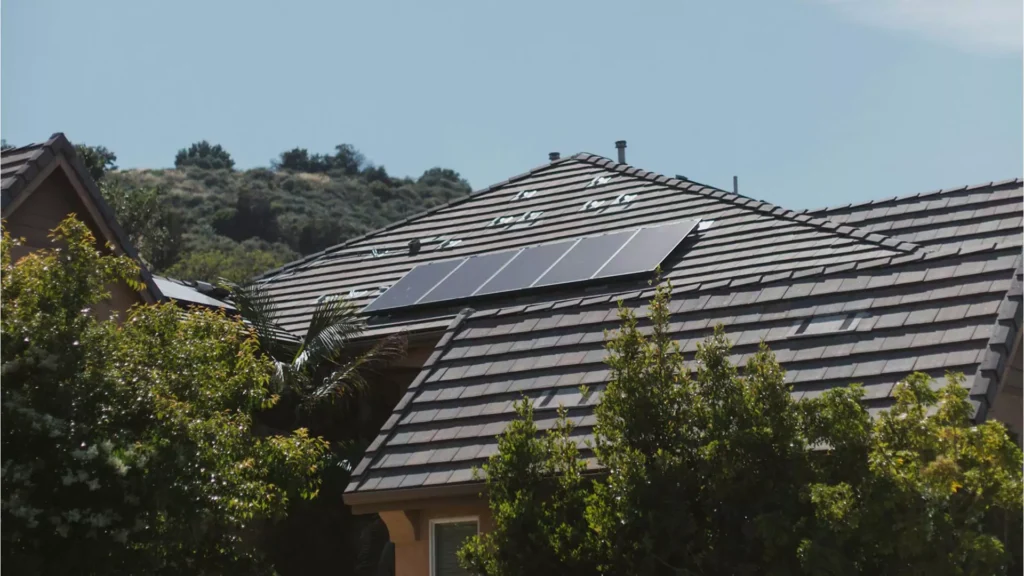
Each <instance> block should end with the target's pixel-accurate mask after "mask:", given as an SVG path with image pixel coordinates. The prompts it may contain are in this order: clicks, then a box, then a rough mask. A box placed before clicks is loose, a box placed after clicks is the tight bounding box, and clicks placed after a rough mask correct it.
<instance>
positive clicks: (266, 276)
mask: <svg viewBox="0 0 1024 576" xmlns="http://www.w3.org/2000/svg"><path fill="white" fill-rule="evenodd" d="M577 156H580V154H576V155H573V156H569V157H566V158H559V159H558V160H552V161H550V162H548V163H546V164H542V165H540V166H535V167H534V168H531V169H530V170H527V171H526V172H523V173H522V174H518V175H516V176H512V177H511V178H507V179H505V180H502V181H501V182H498V183H495V184H491V185H490V186H487V187H486V188H482V189H480V190H476V191H474V192H470V193H469V194H467V195H466V196H463V197H462V198H456V199H455V200H451V201H449V202H445V203H444V204H441V205H440V206H435V207H433V208H430V209H428V210H424V211H422V212H418V213H416V214H413V215H411V216H408V217H406V218H403V219H402V220H399V221H397V222H392V223H391V224H388V225H387V226H383V227H381V228H376V229H374V230H371V231H369V232H367V233H366V234H361V235H359V236H356V237H355V238H349V239H348V240H345V241H344V242H341V243H340V244H335V245H334V246H329V247H327V248H324V249H323V250H321V251H320V252H318V253H316V254H310V255H308V256H303V257H302V258H300V259H298V260H295V261H293V262H288V263H287V264H284V265H283V266H279V267H277V268H273V269H271V270H267V271H266V272H263V273H262V274H260V275H258V276H256V277H254V278H253V280H270V279H271V278H272V277H273V276H276V275H277V274H280V273H283V272H286V271H289V270H293V269H296V268H300V267H302V266H304V265H307V264H312V263H313V262H315V261H316V260H319V259H320V258H322V257H324V256H328V255H330V254H332V253H334V252H337V251H339V250H342V249H344V248H348V247H351V246H352V245H353V244H355V243H357V242H362V241H363V240H366V239H368V238H373V237H374V236H378V235H380V234H381V233H383V232H388V231H391V230H394V229H395V228H398V227H400V226H405V225H406V224H409V223H410V222H412V221H414V220H418V219H420V218H423V217H426V216H430V215H431V214H435V213H437V212H440V211H441V210H444V209H446V208H451V207H452V206H457V205H459V204H462V203H463V202H468V201H470V200H474V199H476V198H477V197H479V196H480V195H481V194H487V193H490V192H494V191H495V190H497V189H498V188H502V187H505V186H508V185H509V184H512V183H514V182H516V181H518V180H522V179H523V178H527V177H529V176H533V175H534V174H537V173H538V172H542V171H544V170H547V169H548V168H551V167H554V166H558V165H560V164H567V163H569V162H571V161H573V160H577V161H578V160H580V158H577Z"/></svg>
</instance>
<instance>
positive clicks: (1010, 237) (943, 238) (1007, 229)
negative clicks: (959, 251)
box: [807, 178, 1022, 248]
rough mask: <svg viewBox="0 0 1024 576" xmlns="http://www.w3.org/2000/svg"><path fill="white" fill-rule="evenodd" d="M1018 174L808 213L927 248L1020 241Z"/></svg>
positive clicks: (1014, 243)
mask: <svg viewBox="0 0 1024 576" xmlns="http://www.w3.org/2000/svg"><path fill="white" fill-rule="evenodd" d="M1021 183H1022V181H1021V180H1020V179H1019V178H1016V179H1013V180H1004V181H1002V182H994V183H992V182H989V183H986V184H977V185H974V186H961V187H959V188H950V189H947V190H936V191H934V192H926V193H924V194H915V195H913V196H904V197H899V198H887V199H884V200H875V201H872V202H864V203H861V204H855V205H849V204H847V205H846V206H835V207H832V208H825V209H822V210H812V211H808V212H807V213H808V214H810V215H812V216H818V217H819V218H828V219H829V220H832V221H833V222H840V223H843V224H848V225H850V226H858V227H860V228H863V229H865V230H869V231H871V232H877V233H879V234H885V235H886V236H891V237H892V238H896V239H898V240H905V241H907V242H913V243H915V244H919V245H921V246H925V247H928V248H940V247H942V248H961V247H963V248H972V247H977V246H991V245H992V243H994V242H999V243H1000V244H1005V245H1017V246H1020V245H1021V243H1022V237H1021V233H1020V231H1021V221H1022V218H1021Z"/></svg>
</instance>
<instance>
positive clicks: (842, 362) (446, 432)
mask: <svg viewBox="0 0 1024 576" xmlns="http://www.w3.org/2000/svg"><path fill="white" fill-rule="evenodd" d="M896 260H903V262H902V263H901V264H900V263H897V264H896V265H893V263H892V262H864V263H861V264H859V265H858V266H856V267H855V268H854V269H851V270H847V271H843V272H838V273H835V274H825V273H821V274H818V275H816V276H813V277H807V278H799V279H798V278H792V277H791V278H788V279H784V280H781V281H770V282H759V283H755V284H751V285H749V286H747V287H746V288H741V289H731V288H724V289H722V288H719V289H715V290H711V291H703V290H701V289H700V288H699V287H696V288H685V289H680V290H675V291H674V296H673V303H672V310H673V317H672V324H671V330H672V333H673V337H674V338H675V339H676V340H677V341H678V342H679V343H680V345H681V347H682V349H683V351H684V353H685V354H686V355H687V358H688V359H689V358H692V355H693V354H694V353H695V351H696V345H697V343H698V342H700V341H701V340H702V339H704V338H705V337H707V336H708V335H709V334H710V333H711V332H712V330H713V328H714V325H715V324H718V323H722V324H725V325H726V327H727V329H728V334H729V337H730V339H731V340H732V341H733V343H734V349H733V353H734V358H733V360H734V361H736V362H737V363H744V362H745V361H746V359H747V358H749V357H750V355H752V354H753V353H754V352H755V351H756V350H757V346H758V344H759V343H760V341H761V340H764V341H765V342H767V343H768V344H769V346H770V347H771V348H772V350H773V351H774V352H775V354H776V356H777V357H778V359H779V360H780V362H782V364H783V366H784V367H785V369H786V371H787V379H788V380H789V382H791V383H792V384H793V394H794V396H796V397H798V398H799V397H811V396H814V395H817V394H820V393H821V392H823V391H825V390H828V389H830V388H832V387H835V386H842V385H846V384H849V383H851V382H860V383H863V385H864V387H865V391H866V397H865V402H866V404H867V407H868V409H869V410H872V411H876V410H879V409H882V408H885V407H887V406H889V405H890V404H891V402H892V396H891V395H892V392H893V388H894V386H895V384H896V383H897V382H898V381H899V380H900V379H902V378H903V377H905V376H906V375H907V374H908V373H909V372H911V371H915V370H920V371H923V372H927V373H929V374H931V375H933V376H934V377H936V379H937V381H938V382H939V383H940V384H941V383H942V382H943V380H944V375H945V373H946V372H947V371H962V372H963V373H964V374H965V375H967V376H968V380H967V385H968V386H970V387H971V399H972V401H973V402H974V403H975V404H976V406H977V407H978V408H979V410H980V412H981V414H982V415H983V414H984V411H985V410H986V409H987V407H988V405H989V404H990V402H991V400H992V397H991V396H992V395H993V394H994V393H995V391H996V386H994V385H993V382H995V381H996V378H997V374H999V373H1001V371H1002V368H1003V367H1004V365H1005V363H1006V362H1007V361H1008V359H1007V356H1008V354H1009V351H1010V348H1011V347H1012V345H1013V342H1014V339H1015V338H1016V335H1017V333H1018V332H1019V331H1020V326H1021V288H1020V286H1021V272H1020V270H1021V253H1020V250H1019V249H1016V248H1012V247H1011V248H1005V247H998V246H992V247H988V248H984V249H952V250H943V251H936V252H930V253H925V254H923V255H922V256H921V257H917V258H914V259H911V258H902V257H901V258H896ZM618 296H619V295H608V296H603V297H601V298H595V299H590V300H589V301H584V299H582V298H576V299H573V300H571V301H568V302H569V305H567V306H564V307H559V305H560V304H562V303H563V302H566V301H560V302H551V303H548V304H545V305H544V306H542V307H539V308H536V309H535V310H533V311H518V310H516V311H512V310H508V309H502V308H488V309H482V310H479V311H475V312H469V311H466V312H464V313H463V315H462V316H460V317H458V318H457V319H456V321H454V322H453V323H452V324H451V326H450V328H449V330H448V332H447V333H446V335H445V337H444V338H442V340H441V342H439V344H438V347H437V349H436V351H435V353H434V356H433V357H432V358H431V362H430V363H429V364H428V365H426V366H424V369H423V371H422V372H421V373H420V375H419V376H418V377H417V379H416V380H415V381H414V382H413V384H412V385H411V386H410V388H409V390H408V391H407V393H406V395H405V397H404V398H403V399H402V401H401V402H400V403H399V404H398V406H396V408H395V411H394V413H393V415H392V416H391V418H390V419H389V420H388V421H387V423H386V424H385V426H384V427H383V429H382V430H381V432H380V435H379V436H378V438H377V439H376V440H375V441H374V442H373V444H372V445H371V446H370V449H369V451H368V452H367V455H366V458H365V459H364V460H363V462H361V463H360V465H359V467H358V468H357V469H356V471H355V476H354V479H353V482H352V485H351V486H350V487H349V492H352V491H359V492H365V491H380V490H387V489H393V488H410V487H420V486H427V485H434V484H450V483H458V482H471V481H472V478H471V470H472V467H473V466H478V465H479V464H481V463H482V462H483V461H484V459H485V457H486V456H487V455H489V454H491V453H493V451H494V450H495V449H496V446H497V443H496V439H495V435H496V434H497V433H499V432H500V431H501V430H502V429H503V428H504V426H505V424H507V422H509V421H510V420H511V418H512V417H513V416H514V411H513V407H512V405H513V402H515V401H516V400H517V399H519V398H521V397H522V396H523V395H526V396H527V397H529V398H531V399H532V401H533V403H534V408H535V410H536V417H537V420H538V424H539V426H540V427H541V428H544V427H546V426H549V425H550V424H551V423H552V422H553V421H554V418H555V412H556V409H557V407H558V406H559V405H564V406H565V407H566V408H568V409H569V414H570V416H571V417H572V418H573V419H574V420H575V422H576V423H577V426H578V428H577V434H579V435H580V437H581V439H582V438H585V437H586V436H587V435H588V434H589V433H590V431H591V429H592V426H593V424H594V422H595V420H594V415H593V407H594V405H595V404H596V402H597V401H598V400H599V399H600V395H601V391H602V390H603V386H604V382H605V381H606V380H607V377H608V370H607V367H606V366H605V364H604V362H603V359H604V357H605V349H604V330H606V329H614V328H615V327H616V326H617V316H616V304H615V300H616V299H617V297H618ZM622 296H624V297H625V298H626V299H627V300H630V302H629V303H630V304H631V305H632V306H633V307H635V308H637V309H638V310H640V314H641V315H642V314H643V303H644V302H645V300H644V299H643V298H644V297H646V296H647V294H635V293H634V294H627V295H622ZM832 315H842V316H847V315H853V316H855V317H857V318H858V322H857V323H856V324H855V327H854V328H853V329H851V330H849V331H835V332H829V333H822V334H815V335H814V336H813V337H806V336H800V335H796V334H794V332H795V331H796V330H797V329H798V328H799V327H800V326H801V325H802V324H803V323H804V322H805V321H807V320H809V319H810V318H816V317H822V316H832ZM581 384H586V385H588V387H589V391H590V394H589V395H587V396H584V395H583V394H582V392H581V391H580V385H581Z"/></svg>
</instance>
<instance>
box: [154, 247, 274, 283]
mask: <svg viewBox="0 0 1024 576" xmlns="http://www.w3.org/2000/svg"><path fill="white" fill-rule="evenodd" d="M287 261H288V259H287V258H284V257H282V256H281V255H279V254H276V253H274V252H270V251H267V250H259V249H246V248H245V247H243V246H242V245H240V244H236V245H235V246H234V247H233V248H231V249H228V250H224V249H216V250H203V251H199V252H191V253H188V254H185V255H184V256H182V257H181V258H180V259H179V260H178V261H177V262H175V263H174V265H172V266H171V267H169V268H167V269H166V271H165V272H166V273H167V275H168V276H171V277H173V278H180V279H183V280H202V281H204V282H217V281H219V280H220V279H222V278H223V279H225V280H230V281H232V282H247V281H248V280H250V279H251V278H253V277H255V276H257V275H259V274H262V273H263V272H266V271H267V270H273V269H274V268H277V267H279V266H282V265H283V264H285V263H286V262H287Z"/></svg>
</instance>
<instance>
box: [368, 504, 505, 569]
mask: <svg viewBox="0 0 1024 576" xmlns="http://www.w3.org/2000/svg"><path fill="white" fill-rule="evenodd" d="M422 506H423V507H422V508H408V509H405V510H392V511H382V512H380V513H379V514H380V517H381V519H383V520H384V523H385V524H387V526H388V533H389V535H390V537H391V541H392V542H393V543H394V544H395V576H430V521H431V520H442V519H446V518H465V517H467V516H475V517H477V518H478V519H479V522H480V531H482V532H487V531H489V530H491V527H492V524H491V513H490V511H489V510H488V509H487V503H486V502H485V501H484V500H482V499H480V498H476V497H467V498H463V499H457V500H445V501H437V502H432V501H424V502H423V504H422Z"/></svg>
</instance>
